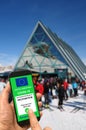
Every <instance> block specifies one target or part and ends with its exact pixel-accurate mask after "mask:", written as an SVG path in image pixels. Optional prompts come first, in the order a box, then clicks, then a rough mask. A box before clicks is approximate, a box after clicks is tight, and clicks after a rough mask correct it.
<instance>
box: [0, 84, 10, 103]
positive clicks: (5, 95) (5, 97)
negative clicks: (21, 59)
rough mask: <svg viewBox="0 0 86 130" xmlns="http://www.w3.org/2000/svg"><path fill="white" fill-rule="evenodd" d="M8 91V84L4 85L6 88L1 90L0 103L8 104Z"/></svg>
mask: <svg viewBox="0 0 86 130" xmlns="http://www.w3.org/2000/svg"><path fill="white" fill-rule="evenodd" d="M10 91H11V89H10V84H9V82H8V83H7V85H6V88H5V89H3V91H2V102H4V103H8V97H9V94H10Z"/></svg>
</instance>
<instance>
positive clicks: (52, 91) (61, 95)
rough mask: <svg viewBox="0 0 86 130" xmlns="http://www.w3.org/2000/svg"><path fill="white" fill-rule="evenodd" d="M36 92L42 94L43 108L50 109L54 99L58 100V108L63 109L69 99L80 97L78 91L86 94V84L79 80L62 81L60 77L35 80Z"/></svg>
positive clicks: (35, 78)
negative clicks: (64, 103)
mask: <svg viewBox="0 0 86 130" xmlns="http://www.w3.org/2000/svg"><path fill="white" fill-rule="evenodd" d="M33 81H34V85H35V90H36V92H39V93H41V94H42V96H43V98H44V101H42V102H43V106H44V107H45V108H48V107H49V103H50V102H51V101H52V100H53V99H54V98H57V99H58V106H57V107H58V108H59V109H60V108H62V107H63V101H64V100H65V101H66V100H68V98H73V97H76V96H78V90H79V89H81V90H82V91H84V94H86V90H85V89H86V82H85V81H79V80H77V78H75V79H73V80H68V79H66V78H65V79H61V78H58V77H44V78H37V77H34V78H33Z"/></svg>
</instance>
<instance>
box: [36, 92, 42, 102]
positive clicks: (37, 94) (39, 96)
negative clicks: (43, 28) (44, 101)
mask: <svg viewBox="0 0 86 130" xmlns="http://www.w3.org/2000/svg"><path fill="white" fill-rule="evenodd" d="M36 96H37V99H38V101H39V100H40V98H41V97H42V95H41V94H40V93H36Z"/></svg>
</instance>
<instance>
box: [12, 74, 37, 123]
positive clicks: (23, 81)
mask: <svg viewBox="0 0 86 130" xmlns="http://www.w3.org/2000/svg"><path fill="white" fill-rule="evenodd" d="M10 83H11V87H12V94H13V100H14V106H15V108H16V116H17V120H18V122H19V121H23V120H27V119H29V117H28V110H29V109H30V108H31V109H33V111H34V113H35V115H36V116H37V117H39V110H38V104H37V101H36V95H35V90H34V85H33V81H32V75H25V76H17V77H11V78H10Z"/></svg>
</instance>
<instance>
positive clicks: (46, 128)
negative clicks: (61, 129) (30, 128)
mask: <svg viewBox="0 0 86 130" xmlns="http://www.w3.org/2000/svg"><path fill="white" fill-rule="evenodd" d="M43 130H52V129H51V128H50V127H45V128H44V129H43Z"/></svg>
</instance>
